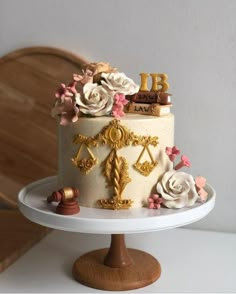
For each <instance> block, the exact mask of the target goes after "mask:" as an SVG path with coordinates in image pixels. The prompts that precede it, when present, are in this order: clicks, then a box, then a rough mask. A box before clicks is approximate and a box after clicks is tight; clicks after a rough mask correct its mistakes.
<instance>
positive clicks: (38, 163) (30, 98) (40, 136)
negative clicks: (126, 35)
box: [0, 47, 87, 207]
mask: <svg viewBox="0 0 236 294" xmlns="http://www.w3.org/2000/svg"><path fill="white" fill-rule="evenodd" d="M86 62H87V61H86V60H85V59H83V58H81V57H80V56H76V55H74V54H72V53H70V52H67V51H64V50H61V49H57V48H50V47H31V48H23V49H20V50H17V51H15V52H12V53H10V54H8V55H6V56H4V57H2V58H1V59H0V117H1V119H0V138H1V140H0V153H1V156H0V200H4V201H5V203H7V204H8V205H10V206H12V207H16V206H17V194H18V191H19V190H20V189H21V188H22V187H23V186H25V185H26V184H29V183H30V182H32V181H35V180H37V179H40V178H43V177H47V176H50V175H54V174H56V173H57V137H56V123H55V120H54V119H52V118H51V116H50V111H51V107H52V105H53V102H54V97H55V96H54V93H55V91H56V89H57V88H58V87H59V85H60V83H69V82H70V81H71V80H72V74H73V73H80V72H81V66H82V65H83V64H84V63H86Z"/></svg>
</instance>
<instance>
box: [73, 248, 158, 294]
mask: <svg viewBox="0 0 236 294" xmlns="http://www.w3.org/2000/svg"><path fill="white" fill-rule="evenodd" d="M107 251H108V249H99V250H95V251H92V252H89V253H86V254H84V255H82V256H81V257H79V258H78V259H77V260H76V261H75V263H74V266H73V270H72V271H73V276H74V278H75V279H76V280H77V281H78V282H80V283H81V284H83V285H86V286H89V287H92V288H95V289H100V290H109V291H124V290H132V289H137V288H142V287H145V286H147V285H150V284H152V283H154V282H155V281H156V280H157V279H158V278H159V277H160V275H161V266H160V264H159V262H158V261H157V260H156V259H155V258H154V257H153V256H152V255H150V254H148V253H146V252H144V251H140V250H136V249H128V252H129V255H130V256H131V258H132V260H133V264H131V265H129V266H125V267H121V268H111V267H109V266H106V265H104V258H105V256H106V254H107Z"/></svg>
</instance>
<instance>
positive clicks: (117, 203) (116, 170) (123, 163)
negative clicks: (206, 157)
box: [73, 119, 158, 209]
mask: <svg viewBox="0 0 236 294" xmlns="http://www.w3.org/2000/svg"><path fill="white" fill-rule="evenodd" d="M73 142H74V143H75V144H85V145H86V146H87V148H89V146H94V147H97V146H98V145H99V143H100V144H102V145H107V146H108V147H110V149H111V151H110V153H109V154H108V156H107V157H106V158H105V160H104V161H103V162H102V168H103V174H104V176H105V177H106V180H107V183H108V186H111V187H113V192H114V194H113V195H112V197H111V198H110V199H100V200H98V204H99V205H100V206H101V207H102V208H107V209H125V208H130V207H131V205H132V202H133V201H132V200H131V199H123V198H122V194H123V191H124V190H125V187H126V185H127V184H128V183H129V182H131V178H130V177H129V172H128V168H129V167H128V161H127V160H126V159H125V158H124V157H122V156H119V154H118V150H119V149H122V148H123V147H125V146H130V145H133V146H138V145H141V146H143V147H144V149H145V150H146V151H147V152H148V154H149V156H150V159H151V162H148V161H145V162H144V163H140V160H141V158H142V154H143V153H142V152H141V154H140V156H139V159H138V160H137V161H136V164H135V168H136V169H137V170H139V171H140V172H141V173H142V174H143V175H148V174H150V172H151V171H152V170H153V168H154V167H155V166H156V165H157V162H155V160H154V159H153V156H152V154H151V152H150V150H149V148H148V146H149V145H153V146H157V144H158V137H151V136H139V135H135V134H134V133H133V132H131V131H130V130H129V129H128V128H126V127H125V126H123V125H121V123H120V121H119V120H116V119H114V120H112V121H111V122H110V123H109V125H107V126H106V127H104V128H103V130H102V131H101V132H100V133H98V134H97V135H95V136H93V137H86V136H83V135H80V134H79V135H76V136H75V137H74V140H73ZM80 148H81V145H80V147H79V149H80ZM89 150H90V149H88V151H89ZM145 150H144V151H145ZM144 151H143V152H144ZM79 154H80V151H78V153H77V155H79ZM75 158H76V156H75ZM137 162H138V163H137ZM138 164H140V165H138Z"/></svg>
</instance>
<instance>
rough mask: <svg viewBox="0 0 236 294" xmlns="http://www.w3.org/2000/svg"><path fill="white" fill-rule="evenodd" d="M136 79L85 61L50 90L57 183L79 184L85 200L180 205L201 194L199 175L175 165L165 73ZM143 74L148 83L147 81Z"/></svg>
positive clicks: (106, 204) (118, 205)
mask: <svg viewBox="0 0 236 294" xmlns="http://www.w3.org/2000/svg"><path fill="white" fill-rule="evenodd" d="M140 78H141V81H140V85H137V84H136V83H135V82H134V81H133V80H132V79H130V78H129V77H127V76H126V75H125V74H124V73H121V72H119V71H118V70H117V69H116V68H113V67H111V66H110V65H109V64H108V63H104V62H99V63H90V64H86V65H85V66H84V68H83V71H82V73H81V74H74V75H73V81H72V82H71V83H70V84H69V85H65V84H61V87H60V88H59V89H58V91H57V92H56V100H55V103H54V106H53V109H52V116H53V117H56V118H57V121H58V150H59V153H58V156H59V158H58V188H63V187H73V188H76V189H79V191H80V196H79V205H80V206H86V207H91V208H105V209H132V208H137V207H148V208H160V206H163V207H166V208H181V207H184V206H191V205H193V204H194V203H195V202H196V201H198V200H200V201H205V200H206V197H207V193H206V191H205V190H204V186H205V179H204V178H203V177H197V178H196V179H193V177H192V176H191V175H189V174H187V173H185V172H179V171H178V170H179V169H180V168H182V167H183V166H189V165H190V163H189V160H188V158H187V157H186V156H184V155H182V157H181V160H180V162H179V163H178V164H176V165H175V164H174V160H175V158H176V156H178V155H179V154H180V151H179V149H178V148H177V147H175V146H174V115H173V114H172V113H171V111H170V109H171V106H172V103H171V94H169V93H167V90H168V88H169V84H168V83H167V75H166V74H160V73H151V74H146V73H141V74H140ZM148 78H151V80H152V87H151V89H150V90H149V89H148V86H147V84H148V82H147V81H148Z"/></svg>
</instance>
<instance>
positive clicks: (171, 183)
mask: <svg viewBox="0 0 236 294" xmlns="http://www.w3.org/2000/svg"><path fill="white" fill-rule="evenodd" d="M156 189H157V193H159V194H160V195H161V196H162V198H163V204H164V205H165V206H166V207H168V208H182V207H185V206H192V205H193V204H194V203H195V202H196V200H197V199H198V194H197V191H196V188H195V182H194V179H193V177H192V176H191V175H190V174H187V173H184V172H177V171H175V170H170V171H168V172H166V173H165V174H164V175H163V177H162V179H161V181H160V182H158V184H157V187H156Z"/></svg>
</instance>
